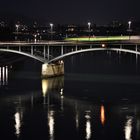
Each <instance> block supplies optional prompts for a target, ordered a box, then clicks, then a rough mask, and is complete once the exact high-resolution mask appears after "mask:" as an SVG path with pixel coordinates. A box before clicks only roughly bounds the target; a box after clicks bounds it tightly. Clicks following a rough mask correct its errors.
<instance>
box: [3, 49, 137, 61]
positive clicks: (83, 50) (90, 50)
mask: <svg viewBox="0 0 140 140" xmlns="http://www.w3.org/2000/svg"><path fill="white" fill-rule="evenodd" d="M0 51H1V52H10V53H16V54H20V55H24V56H27V57H30V58H33V59H35V60H38V61H40V62H41V63H45V62H47V63H53V62H56V61H59V60H62V59H64V58H65V57H68V56H71V55H74V54H79V53H84V52H94V51H118V52H127V53H131V54H136V55H140V52H138V51H134V50H128V49H122V48H90V49H82V50H77V51H72V52H69V53H66V54H63V55H60V56H58V57H55V58H54V59H51V60H49V61H48V60H45V59H43V58H42V57H39V56H35V55H31V54H29V53H26V52H21V51H16V50H11V49H0Z"/></svg>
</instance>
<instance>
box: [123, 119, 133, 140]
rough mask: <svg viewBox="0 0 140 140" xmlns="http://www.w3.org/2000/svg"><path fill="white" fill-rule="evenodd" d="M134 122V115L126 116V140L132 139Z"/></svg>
mask: <svg viewBox="0 0 140 140" xmlns="http://www.w3.org/2000/svg"><path fill="white" fill-rule="evenodd" d="M132 123H133V117H132V116H127V117H126V123H125V127H124V131H125V140H132V137H131V135H132V128H133V127H132Z"/></svg>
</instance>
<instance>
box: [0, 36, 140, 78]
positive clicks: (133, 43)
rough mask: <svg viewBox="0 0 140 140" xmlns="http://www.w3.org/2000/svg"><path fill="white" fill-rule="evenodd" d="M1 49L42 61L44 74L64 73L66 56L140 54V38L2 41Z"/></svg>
mask: <svg viewBox="0 0 140 140" xmlns="http://www.w3.org/2000/svg"><path fill="white" fill-rule="evenodd" d="M128 48H129V49H128ZM0 51H2V52H10V53H16V54H20V55H24V56H27V57H31V58H33V59H36V60H37V61H40V62H41V63H42V76H43V77H51V76H57V75H61V74H64V63H63V61H62V60H63V59H64V58H65V57H68V56H71V55H75V54H78V53H84V52H91V51H93V52H94V51H117V52H126V53H132V54H135V55H136V57H137V56H138V55H140V40H139V39H138V38H137V39H129V40H128V39H127V40H114V41H113V40H111V41H105V40H103V41H102V40H99V41H85V42H84V41H72V40H71V41H58V42H56V41H48V42H43V41H41V42H0Z"/></svg>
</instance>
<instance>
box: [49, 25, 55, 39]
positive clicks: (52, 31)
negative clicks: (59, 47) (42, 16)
mask: <svg viewBox="0 0 140 140" xmlns="http://www.w3.org/2000/svg"><path fill="white" fill-rule="evenodd" d="M53 26H54V25H53V23H50V27H51V40H52V32H53Z"/></svg>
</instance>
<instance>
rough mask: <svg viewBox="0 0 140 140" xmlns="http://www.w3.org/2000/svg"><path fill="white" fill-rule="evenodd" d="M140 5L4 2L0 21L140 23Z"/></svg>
mask: <svg viewBox="0 0 140 140" xmlns="http://www.w3.org/2000/svg"><path fill="white" fill-rule="evenodd" d="M139 4H140V2H139V1H138V0H134V1H126V0H124V1H121V0H118V1H111V0H108V1H103V0H99V1H92V0H87V1H80V0H76V1H74V0H71V1H64V0H59V1H50V0H48V1H45V0H34V1H32V0H30V1H27V0H24V1H23V0H21V1H16V0H13V1H8V0H2V1H1V5H0V17H4V18H5V19H6V18H9V17H10V18H11V19H16V18H17V19H20V18H26V19H27V20H28V19H31V20H38V21H43V22H53V23H55V24H58V23H60V24H67V23H75V24H85V23H87V22H89V21H90V22H91V23H94V24H99V25H103V24H107V23H109V22H111V21H113V20H120V21H128V20H140V15H139V13H138V8H139Z"/></svg>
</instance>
